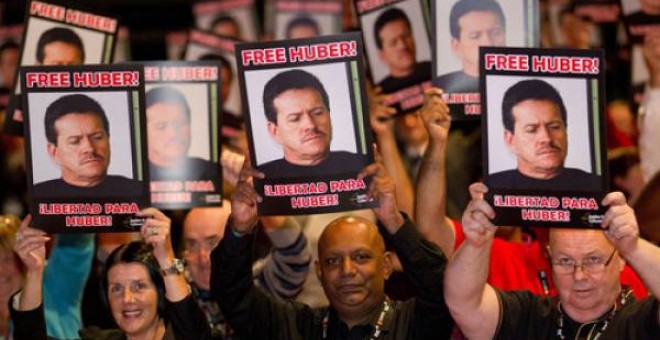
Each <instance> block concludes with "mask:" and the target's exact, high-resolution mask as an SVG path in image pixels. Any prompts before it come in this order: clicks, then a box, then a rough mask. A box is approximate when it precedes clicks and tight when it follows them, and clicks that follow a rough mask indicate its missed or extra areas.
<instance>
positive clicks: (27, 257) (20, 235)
mask: <svg viewBox="0 0 660 340" xmlns="http://www.w3.org/2000/svg"><path fill="white" fill-rule="evenodd" d="M31 221H32V216H31V215H27V216H26V217H25V218H24V219H23V221H22V222H21V227H20V228H19V229H18V232H17V233H16V238H15V239H14V251H15V252H16V254H18V256H19V257H20V258H21V261H22V262H23V265H24V266H25V269H26V271H27V272H32V273H43V271H44V266H45V265H46V242H48V241H49V240H50V237H48V236H47V234H46V232H45V231H43V230H40V229H35V228H30V227H29V225H30V222H31Z"/></svg>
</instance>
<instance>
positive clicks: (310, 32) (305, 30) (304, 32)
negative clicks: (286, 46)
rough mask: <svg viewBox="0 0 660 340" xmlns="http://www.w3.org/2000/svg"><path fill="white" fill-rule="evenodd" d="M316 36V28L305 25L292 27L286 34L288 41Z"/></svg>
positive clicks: (317, 31)
mask: <svg viewBox="0 0 660 340" xmlns="http://www.w3.org/2000/svg"><path fill="white" fill-rule="evenodd" d="M317 35H319V30H318V28H317V27H315V26H313V25H307V24H300V25H296V26H293V27H291V29H290V30H289V32H287V38H288V39H303V38H313V37H315V36H317Z"/></svg>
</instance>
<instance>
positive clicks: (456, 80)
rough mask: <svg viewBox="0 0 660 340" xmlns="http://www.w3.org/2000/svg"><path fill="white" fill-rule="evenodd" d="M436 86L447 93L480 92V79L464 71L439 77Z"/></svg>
mask: <svg viewBox="0 0 660 340" xmlns="http://www.w3.org/2000/svg"><path fill="white" fill-rule="evenodd" d="M435 84H436V86H438V87H439V88H441V89H442V90H443V91H445V92H447V93H475V92H479V78H477V77H473V76H469V75H467V74H465V72H463V71H462V70H461V71H456V72H452V73H448V74H445V75H442V76H440V77H438V79H436V81H435Z"/></svg>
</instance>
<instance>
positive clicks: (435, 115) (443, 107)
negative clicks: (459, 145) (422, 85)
mask: <svg viewBox="0 0 660 340" xmlns="http://www.w3.org/2000/svg"><path fill="white" fill-rule="evenodd" d="M442 94H443V91H442V90H441V89H439V88H437V87H431V88H428V89H425V90H424V105H423V106H422V108H421V109H420V110H419V115H420V117H421V118H422V122H423V123H424V128H426V131H427V132H428V134H429V137H430V138H431V139H432V140H434V141H437V142H442V143H446V142H447V136H448V135H449V127H450V125H451V116H450V115H449V106H447V103H446V102H445V101H444V100H443V99H442Z"/></svg>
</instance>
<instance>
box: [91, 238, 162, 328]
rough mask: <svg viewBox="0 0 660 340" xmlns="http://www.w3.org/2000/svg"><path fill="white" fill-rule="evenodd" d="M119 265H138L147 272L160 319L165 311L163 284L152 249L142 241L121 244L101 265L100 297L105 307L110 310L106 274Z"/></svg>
mask: <svg viewBox="0 0 660 340" xmlns="http://www.w3.org/2000/svg"><path fill="white" fill-rule="evenodd" d="M120 263H139V264H141V265H143V266H145V268H147V272H149V277H150V278H151V282H153V284H154V286H156V291H157V292H158V315H160V316H161V317H162V316H163V315H164V311H165V282H164V281H163V276H162V275H161V274H160V266H159V265H158V262H157V261H156V258H155V257H154V255H153V253H152V247H151V246H149V245H147V244H146V243H144V242H142V241H134V242H130V243H126V244H123V245H121V246H119V247H118V248H117V249H115V250H114V251H113V252H112V253H110V256H108V259H107V260H106V261H105V264H104V265H103V273H102V275H101V296H102V298H103V302H104V303H105V305H106V307H108V308H110V304H109V303H108V272H109V271H110V268H112V267H113V266H115V265H116V264H120Z"/></svg>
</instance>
